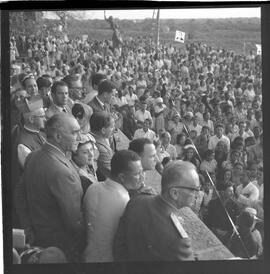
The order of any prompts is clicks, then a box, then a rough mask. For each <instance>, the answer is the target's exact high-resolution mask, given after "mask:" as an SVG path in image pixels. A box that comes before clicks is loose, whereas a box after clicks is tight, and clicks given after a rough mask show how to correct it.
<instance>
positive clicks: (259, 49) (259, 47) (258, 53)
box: [256, 44, 262, 55]
mask: <svg viewBox="0 0 270 274" xmlns="http://www.w3.org/2000/svg"><path fill="white" fill-rule="evenodd" d="M256 48H257V55H262V45H261V44H256Z"/></svg>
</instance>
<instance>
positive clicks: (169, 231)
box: [113, 160, 199, 261]
mask: <svg viewBox="0 0 270 274" xmlns="http://www.w3.org/2000/svg"><path fill="white" fill-rule="evenodd" d="M198 190H199V176H198V173H197V171H196V168H195V166H194V165H193V164H192V163H189V162H184V161H181V160H178V161H174V162H172V163H170V164H168V165H167V166H166V167H165V169H164V171H163V174H162V180H161V195H157V196H154V195H138V196H137V197H136V198H135V199H131V200H130V202H129V203H128V205H127V207H126V210H125V212H124V215H123V217H122V218H121V220H120V222H119V227H118V231H117V233H116V237H115V240H114V249H113V253H114V259H115V260H116V261H184V260H193V252H192V249H191V240H190V238H189V236H188V234H187V233H186V231H185V230H184V229H183V227H182V224H181V222H182V218H181V216H180V212H179V210H180V209H181V208H182V207H191V206H192V205H193V203H194V199H195V195H196V193H197V191H198Z"/></svg>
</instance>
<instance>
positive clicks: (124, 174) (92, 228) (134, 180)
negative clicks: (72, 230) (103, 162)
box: [83, 150, 143, 262]
mask: <svg viewBox="0 0 270 274" xmlns="http://www.w3.org/2000/svg"><path fill="white" fill-rule="evenodd" d="M142 180H143V170H142V164H141V160H140V157H139V156H138V155H137V154H136V153H135V152H133V151H130V150H121V151H117V152H116V153H115V154H114V156H113V158H112V161H111V176H110V178H107V179H106V181H105V182H100V183H98V184H93V185H91V186H90V187H89V188H88V190H87V192H86V194H85V197H84V201H83V204H84V215H85V217H86V223H87V247H86V249H85V252H84V261H85V262H112V261H113V255H112V245H113V239H114V236H115V233H116V230H117V227H118V223H119V219H120V217H121V216H122V215H123V213H124V210H125V207H126V204H127V203H128V201H129V195H128V189H132V188H138V187H139V186H140V184H141V181H142Z"/></svg>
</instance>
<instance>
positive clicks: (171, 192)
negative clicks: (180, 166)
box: [169, 188, 178, 200]
mask: <svg viewBox="0 0 270 274" xmlns="http://www.w3.org/2000/svg"><path fill="white" fill-rule="evenodd" d="M169 195H170V197H171V199H173V200H177V199H178V191H177V190H176V189H175V188H171V189H169Z"/></svg>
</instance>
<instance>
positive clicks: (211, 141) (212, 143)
mask: <svg viewBox="0 0 270 274" xmlns="http://www.w3.org/2000/svg"><path fill="white" fill-rule="evenodd" d="M219 141H224V142H225V143H226V145H227V147H228V150H230V139H229V138H228V137H227V136H225V135H222V136H221V137H220V138H218V137H217V135H214V136H211V137H210V139H209V143H208V149H213V150H215V148H216V145H217V143H218V142H219Z"/></svg>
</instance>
